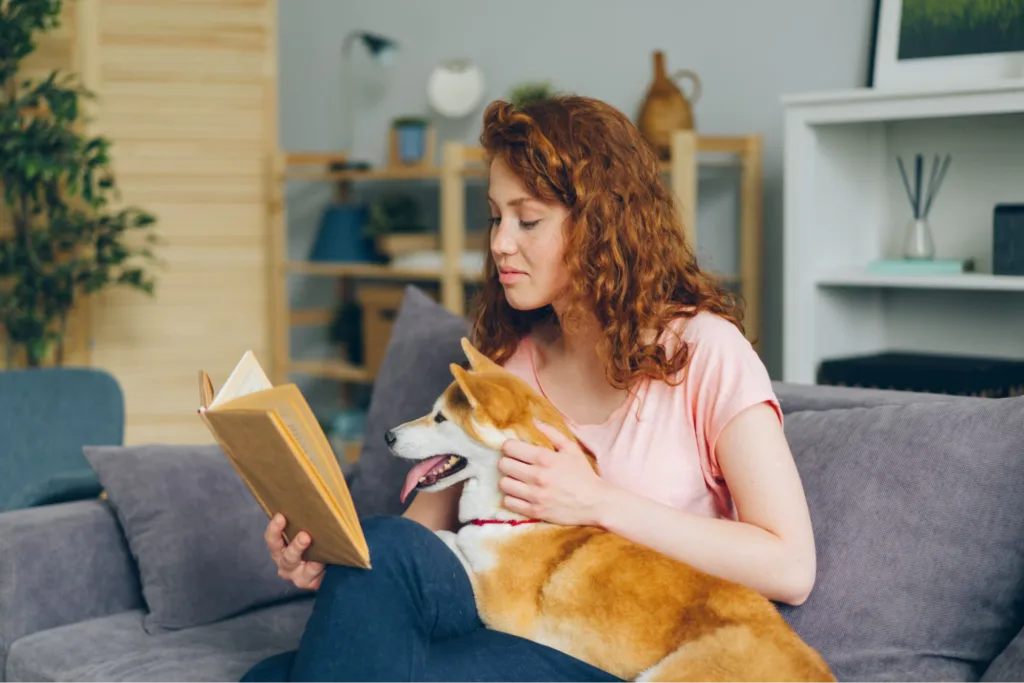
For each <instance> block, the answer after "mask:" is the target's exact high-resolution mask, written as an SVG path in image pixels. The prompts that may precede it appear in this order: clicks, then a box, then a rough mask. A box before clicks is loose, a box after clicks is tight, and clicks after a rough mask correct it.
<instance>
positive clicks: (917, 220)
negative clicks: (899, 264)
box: [896, 154, 952, 261]
mask: <svg viewBox="0 0 1024 683" xmlns="http://www.w3.org/2000/svg"><path fill="white" fill-rule="evenodd" d="M951 161H952V157H951V156H950V155H948V154H947V155H946V156H945V158H944V159H941V160H940V159H939V155H938V154H936V155H935V158H934V160H933V161H932V165H931V170H930V171H929V172H928V186H927V188H925V187H922V182H923V180H924V157H923V156H921V155H920V154H915V155H914V186H913V188H911V186H910V179H909V178H908V176H907V169H906V167H905V166H904V165H903V159H902V158H901V157H896V163H898V164H899V167H900V176H901V177H902V178H903V188H904V189H905V190H906V191H907V200H908V201H909V202H910V210H911V213H912V214H913V218H911V219H910V221H908V222H907V227H906V234H905V238H904V242H903V258H905V259H913V260H920V261H927V260H931V259H933V258H935V240H934V239H933V238H932V229H931V225H930V224H929V222H928V214H929V212H930V211H931V208H932V204H933V203H934V201H935V196H936V195H937V194H938V192H939V188H941V187H942V180H943V179H944V178H945V177H946V170H947V169H948V168H949V164H950V162H951Z"/></svg>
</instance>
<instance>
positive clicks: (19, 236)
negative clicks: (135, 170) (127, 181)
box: [0, 0, 155, 367]
mask: <svg viewBox="0 0 1024 683" xmlns="http://www.w3.org/2000/svg"><path fill="white" fill-rule="evenodd" d="M61 4H62V3H61V0H0V93H2V96H0V187H2V188H3V204H4V206H3V207H0V209H3V210H4V211H5V213H6V214H7V215H6V218H7V220H6V221H5V222H6V223H7V224H9V225H10V227H11V228H12V229H10V230H6V231H3V232H0V326H2V328H3V330H4V332H5V333H6V348H7V365H8V367H9V366H10V365H11V364H12V360H13V358H14V355H15V352H16V351H17V350H18V349H24V352H25V359H26V362H27V363H28V365H29V366H38V365H42V364H43V363H44V362H46V361H47V360H49V359H50V357H51V354H52V352H53V351H54V350H56V354H55V358H53V360H54V361H55V362H56V363H57V364H60V363H61V362H62V361H63V342H64V339H65V336H66V333H67V320H68V315H69V313H70V312H71V311H72V309H73V308H74V307H75V305H76V304H77V303H78V302H79V301H80V300H81V299H82V297H83V296H87V295H90V294H94V293H96V292H98V291H100V290H102V289H104V288H106V287H108V286H111V285H126V286H129V287H132V288H135V289H138V290H141V291H144V292H147V293H150V294H151V293H152V292H153V286H154V283H153V280H152V278H151V276H150V275H149V274H148V273H147V271H146V270H145V269H144V264H145V263H147V262H153V261H154V260H155V259H154V255H153V253H152V252H151V251H150V249H149V248H148V246H147V244H151V243H152V242H154V241H155V237H154V235H153V234H152V232H151V228H152V227H153V226H154V224H155V219H154V217H153V216H152V215H150V214H148V213H146V212H144V211H142V210H139V209H137V208H135V207H131V206H128V207H125V206H119V207H115V202H116V201H117V200H118V196H117V193H116V187H115V182H114V176H113V172H112V169H111V157H110V148H111V143H110V141H109V140H107V139H105V138H103V137H99V136H92V135H89V134H88V133H87V131H86V130H85V126H86V123H87V122H86V120H85V117H84V112H83V106H82V105H83V102H84V99H85V98H88V97H91V94H90V93H89V92H88V91H87V90H85V89H84V88H83V87H82V86H81V85H80V84H79V83H78V82H77V79H76V78H75V76H74V75H71V74H62V73H60V72H59V71H53V72H51V73H50V74H49V75H48V76H46V77H44V78H40V79H34V80H30V79H24V78H22V77H20V76H19V70H20V67H21V63H22V62H23V60H24V59H25V58H26V57H27V56H28V55H30V54H31V53H32V52H33V51H35V49H36V42H35V38H36V36H37V34H38V33H40V32H44V31H49V30H51V29H53V28H55V27H57V26H58V25H59V20H60V13H61ZM137 236H138V237H137Z"/></svg>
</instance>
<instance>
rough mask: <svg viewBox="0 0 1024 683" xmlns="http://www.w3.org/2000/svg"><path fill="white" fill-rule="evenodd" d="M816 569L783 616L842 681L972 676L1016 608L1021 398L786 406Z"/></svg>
mask: <svg viewBox="0 0 1024 683" xmlns="http://www.w3.org/2000/svg"><path fill="white" fill-rule="evenodd" d="M785 429H786V434H787V437H788V439H789V442H790V445H791V447H792V449H793V453H794V456H795V458H796V461H797V465H798V467H799V470H800V474H801V477H802V478H803V482H804V486H805V489H806V491H807V499H808V504H809V506H810V510H811V516H812V521H813V523H814V529H815V537H816V539H817V545H818V580H817V585H816V587H815V589H814V591H813V592H812V595H811V597H810V599H809V600H808V601H807V602H805V603H804V604H803V605H802V606H800V607H795V608H794V607H790V606H782V607H781V609H782V612H783V614H784V615H785V616H786V618H787V619H788V620H789V621H790V622H791V623H792V624H793V626H794V628H796V629H797V631H798V632H799V633H801V634H802V635H803V636H804V637H805V638H806V639H807V640H808V641H809V642H810V643H811V644H812V645H814V646H816V647H817V648H819V649H820V651H821V653H822V655H823V656H825V657H826V659H828V661H829V662H830V663H831V664H832V666H833V667H834V670H835V673H836V674H837V675H838V677H839V678H840V679H847V680H977V678H978V677H980V676H981V674H982V673H983V672H984V671H985V669H986V667H987V665H988V664H989V663H990V662H991V661H992V659H993V658H994V657H995V656H996V655H997V654H999V652H1001V651H1002V649H1003V648H1004V647H1005V646H1006V644H1007V643H1008V642H1009V641H1010V640H1011V639H1012V638H1013V637H1014V635H1016V633H1017V632H1018V631H1019V630H1020V628H1021V626H1022V620H1024V509H1022V501H1024V457H1022V455H1024V398H1013V399H1000V400H992V399H974V400H965V401H953V402H950V403H911V404H903V405H884V406H879V407H875V408H849V409H837V410H826V411H813V412H812V411H808V412H797V413H791V414H789V415H788V416H787V418H786V427H785Z"/></svg>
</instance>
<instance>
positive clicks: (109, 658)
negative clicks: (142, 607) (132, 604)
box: [7, 600, 313, 681]
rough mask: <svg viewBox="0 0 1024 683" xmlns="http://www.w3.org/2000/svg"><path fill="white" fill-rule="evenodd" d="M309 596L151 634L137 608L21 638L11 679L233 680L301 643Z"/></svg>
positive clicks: (11, 666) (9, 667)
mask: <svg viewBox="0 0 1024 683" xmlns="http://www.w3.org/2000/svg"><path fill="white" fill-rule="evenodd" d="M312 603H313V601H312V600H296V601H292V602H290V603H288V604H285V605H275V606H273V607H268V608H265V609H261V610H259V611H256V612H250V613H248V614H245V615H242V616H239V617H236V618H234V619H229V620H226V621H221V622H219V623H216V624H210V625H207V626H199V627H197V628H192V629H186V630H182V631H175V632H173V633H165V634H162V635H158V636H153V635H150V634H148V633H146V630H145V628H144V626H143V620H144V618H145V613H144V612H142V611H139V610H135V611H131V612H122V613H120V614H115V615H113V616H109V617H103V618H100V619H92V620H89V621H82V622H79V623H77V624H70V625H68V626H60V627H58V628H54V629H50V630H48V631H41V632H39V633H34V634H32V635H30V636H25V637H24V638H21V639H20V640H18V641H17V642H15V643H14V645H13V646H12V647H11V652H10V656H9V658H8V660H7V680H8V681H237V680H239V679H240V678H241V677H242V675H243V674H244V673H245V672H246V671H248V670H249V669H250V668H251V667H252V666H253V665H254V664H256V663H257V662H259V661H261V660H262V659H264V658H266V657H270V656H271V655H274V654H277V653H278V652H283V651H285V650H292V649H295V648H296V647H298V643H299V639H300V638H301V637H302V629H303V627H304V626H305V624H306V620H307V619H308V618H309V612H310V610H311V608H312Z"/></svg>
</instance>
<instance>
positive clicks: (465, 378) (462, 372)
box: [448, 363, 480, 409]
mask: <svg viewBox="0 0 1024 683" xmlns="http://www.w3.org/2000/svg"><path fill="white" fill-rule="evenodd" d="M448 367H449V369H450V370H451V371H452V376H453V377H454V378H455V381H456V382H458V384H459V388H460V389H462V393H463V394H465V395H466V400H467V401H469V405H470V406H472V407H473V408H474V409H475V408H477V407H478V406H479V405H480V402H479V401H478V400H477V398H476V396H474V395H473V387H472V384H473V380H472V379H471V378H470V374H469V371H468V370H466V368H464V367H462V366H461V365H456V364H455V363H452V364H451V365H449V366H448Z"/></svg>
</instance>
